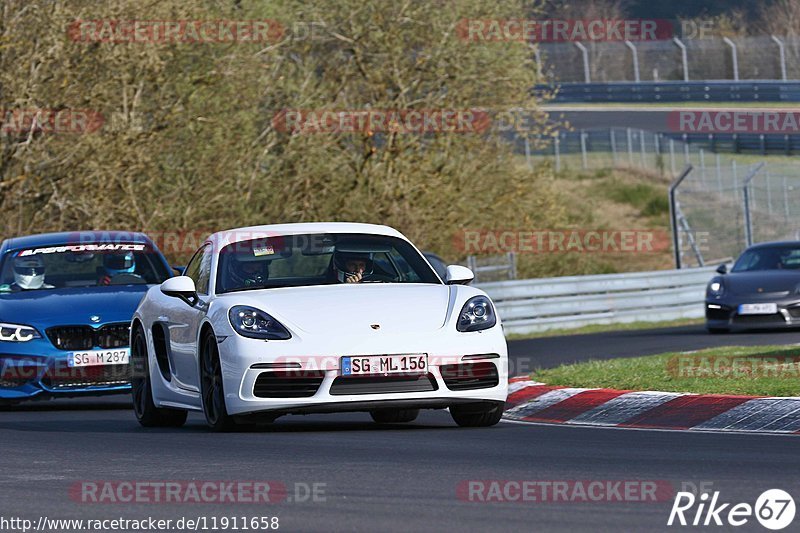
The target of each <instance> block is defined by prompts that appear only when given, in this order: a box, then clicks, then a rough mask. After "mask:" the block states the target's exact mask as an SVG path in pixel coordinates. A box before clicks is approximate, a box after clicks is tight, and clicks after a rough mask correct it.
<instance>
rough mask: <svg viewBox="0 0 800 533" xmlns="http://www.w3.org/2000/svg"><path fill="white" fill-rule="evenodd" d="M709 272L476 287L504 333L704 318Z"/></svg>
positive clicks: (691, 271)
mask: <svg viewBox="0 0 800 533" xmlns="http://www.w3.org/2000/svg"><path fill="white" fill-rule="evenodd" d="M713 274H714V269H713V268H691V269H684V270H675V271H671V270H667V271H657V272H633V273H628V274H607V275H599V276H571V277H563V278H550V279H534V280H518V281H501V282H496V283H484V284H481V285H479V287H480V288H481V289H483V290H485V291H486V292H487V294H489V296H490V297H491V298H492V301H494V304H495V307H496V308H497V313H498V315H499V316H500V318H501V319H502V321H503V330H504V331H505V333H506V334H507V335H508V334H526V333H534V332H538V331H546V330H549V329H567V328H578V327H582V326H588V325H594V324H623V323H629V322H660V321H667V320H678V319H684V318H685V319H697V318H702V317H703V316H704V309H703V301H704V298H705V288H706V284H707V283H708V281H709V280H710V279H711V277H712V276H713Z"/></svg>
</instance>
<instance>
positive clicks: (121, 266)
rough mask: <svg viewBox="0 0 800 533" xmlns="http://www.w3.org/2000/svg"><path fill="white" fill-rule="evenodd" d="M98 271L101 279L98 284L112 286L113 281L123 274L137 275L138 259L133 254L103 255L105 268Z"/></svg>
mask: <svg viewBox="0 0 800 533" xmlns="http://www.w3.org/2000/svg"><path fill="white" fill-rule="evenodd" d="M98 270H99V274H100V278H99V279H98V280H97V284H98V285H111V280H112V279H113V278H114V276H119V275H121V274H129V275H132V276H135V275H136V273H135V271H136V258H135V257H134V255H133V252H125V253H122V254H105V255H103V266H102V267H101V268H99V269H98ZM137 277H138V276H137Z"/></svg>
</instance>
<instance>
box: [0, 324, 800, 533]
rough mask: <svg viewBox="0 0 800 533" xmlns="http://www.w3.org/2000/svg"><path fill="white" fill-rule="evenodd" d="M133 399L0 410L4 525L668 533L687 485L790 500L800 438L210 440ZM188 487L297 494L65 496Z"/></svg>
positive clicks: (568, 344)
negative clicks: (96, 487) (104, 485)
mask: <svg viewBox="0 0 800 533" xmlns="http://www.w3.org/2000/svg"><path fill="white" fill-rule="evenodd" d="M795 342H800V335H798V334H796V333H769V334H747V335H731V336H708V335H706V334H705V333H703V332H702V330H701V329H699V328H676V329H673V330H671V331H664V330H654V331H649V332H644V331H638V332H637V331H630V332H620V333H604V334H596V335H582V336H574V337H566V338H565V337H561V338H559V337H556V338H542V339H534V340H529V341H520V342H515V343H512V344H511V352H512V354H514V358H515V360H519V358H528V357H530V358H531V359H536V360H537V361H539V363H540V364H542V365H543V366H544V365H545V364H554V363H555V362H557V360H558V357H557V356H558V354H559V353H561V354H564V355H563V357H564V360H565V361H566V360H577V359H580V358H586V357H612V356H614V355H619V356H630V355H634V354H637V355H638V354H639V353H652V352H655V351H665V350H672V349H676V350H677V349H692V348H700V347H703V346H707V345H709V344H710V343H714V344H720V343H724V344H762V343H776V344H790V343H795ZM128 402H129V399H128V398H127V397H126V396H120V397H114V398H109V399H106V400H103V401H102V403H98V401H97V400H94V401H90V400H60V401H58V402H48V403H31V404H27V405H24V406H21V407H18V408H16V409H14V410H4V411H1V412H0V528H2V525H3V524H2V519H3V518H5V519H8V518H12V517H21V518H27V519H31V520H33V521H34V523H36V522H37V521H38V519H39V517H42V516H44V517H47V518H48V519H53V518H62V519H65V518H75V519H84V520H86V519H112V518H120V517H122V518H127V519H142V518H147V517H153V518H159V519H172V520H177V519H178V518H180V517H188V518H192V519H196V518H198V517H206V520H210V519H211V517H217V518H218V519H220V518H221V517H233V516H238V517H240V519H241V517H247V518H252V517H262V516H264V517H273V516H277V517H278V518H279V520H280V522H279V523H280V530H284V531H515V530H525V531H530V530H537V531H538V530H542V531H556V530H557V531H562V530H569V531H621V530H622V531H663V530H665V529H667V527H666V523H667V519H668V517H669V512H670V509H671V506H672V497H673V494H674V491H675V490H680V489H681V487H683V486H684V485H686V486H689V487H691V486H697V487H699V486H703V487H705V488H706V489H709V488H711V489H712V490H718V491H720V493H721V494H720V500H721V501H724V502H733V503H739V502H747V503H750V504H751V505H752V504H754V503H755V500H756V498H757V497H758V495H759V494H760V493H761V492H763V491H764V490H766V489H771V488H781V489H784V490H786V491H788V492H790V493H792V494H793V495H794V496H795V498H796V499H797V498H798V497H800V486H799V485H800V482H799V481H798V478H797V475H796V474H797V468H796V461H797V449H798V445H799V444H800V441H798V440H797V439H796V438H795V437H792V436H788V437H786V436H764V435H741V434H697V433H687V432H653V431H636V430H617V429H601V428H583V427H565V426H544V425H519V424H513V423H506V422H502V423H500V424H499V425H498V426H496V427H493V428H489V429H474V430H473V429H461V428H457V427H456V426H455V425H454V424H453V423H452V421H451V420H450V417H449V415H448V414H447V413H446V412H443V411H435V412H426V413H423V414H422V415H421V416H420V418H419V419H418V420H417V422H415V423H413V424H407V425H397V426H389V427H380V426H377V425H375V424H372V423H371V422H370V419H369V417H368V415H366V414H342V415H325V416H323V415H319V416H316V415H315V416H307V417H299V416H296V417H286V418H282V419H279V420H278V421H277V422H276V423H275V424H274V425H272V426H269V427H267V428H262V429H259V430H256V431H248V432H241V433H231V434H212V433H209V432H208V431H207V430H206V429H205V426H204V423H203V420H202V419H201V417H200V416H199V415H194V414H193V415H191V416H190V418H189V422H188V423H187V425H186V426H185V427H184V428H182V429H155V430H153V429H150V430H148V429H144V428H141V427H139V426H138V424H137V423H136V421H135V419H134V416H133V413H132V412H131V411H130V410H129V409H128ZM188 480H194V481H211V480H214V481H219V480H224V481H273V482H278V483H280V484H283V485H285V486H286V487H287V489H288V495H289V499H290V500H292V501H282V502H281V503H275V504H247V503H236V504H230V503H227V504H224V505H220V504H214V503H183V504H176V503H169V504H166V503H152V504H147V503H136V504H134V503H117V504H113V503H84V502H83V501H82V500H81V497H80V495H79V493H78V495H77V496H76V495H75V494H74V493H73V494H72V496H71V495H70V494H71V493H70V488H71V487H74V486H75V485H76V483H80V482H82V481H92V482H102V481H131V482H136V481H151V482H152V481H157V482H161V481H188ZM469 480H483V481H491V480H538V481H575V480H584V481H590V480H594V481H603V482H605V481H613V480H628V481H641V482H646V481H656V482H666V483H668V484H669V486H670V487H671V488H672V490H671V492H669V493H668V494H667V496H666V497H664V498H662V499H661V501H658V502H654V503H653V502H650V503H641V502H611V503H609V502H593V503H587V502H572V503H565V502H558V503H553V502H542V501H526V502H492V503H485V502H470V501H464V500H463V499H462V498H460V497H459V492H458V487H459V486H460V484H462V486H463V483H464V482H466V481H469ZM297 484H299V485H297ZM313 484H321V485H317V498H311V499H310V501H309V500H306V501H297V500H298V499H299V500H304V498H303V496H305V495H306V493H307V491H306V487H310V486H312V485H313ZM298 487H299V488H298ZM298 494H299V495H300V496H301V497H300V498H298ZM798 520H800V518H798V519H796V522H797V521H798ZM750 522H751V523H750V524H749V525H750V526H752V527H745V528H737V529H739V530H743V531H748V530H754V531H755V530H762V529H761V528H760V526H758V525H757V524H755V523H754V520H753V519H751V520H750ZM798 523H800V522H798ZM207 524H209V527H210V523H209V522H207ZM229 524H230V522H229ZM240 527H241V526H240ZM6 529H8V528H6ZM173 529H174V528H173ZM200 529H201V530H202V527H201V528H200ZM50 530H54V531H65V530H66V529H50ZM787 531H788V530H787Z"/></svg>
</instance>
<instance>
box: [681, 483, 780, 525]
mask: <svg viewBox="0 0 800 533" xmlns="http://www.w3.org/2000/svg"><path fill="white" fill-rule="evenodd" d="M719 494H720V493H719V491H714V493H713V494H712V495H711V496H709V495H708V493H703V494H701V495H700V496H699V497H697V496H695V495H694V494H692V493H691V492H679V493H677V494H676V495H675V502H674V503H673V504H672V510H671V511H670V513H669V520H667V525H668V526H672V525H681V526H723V525H724V526H733V527H738V526H743V525H745V524H747V523H748V522H749V521H750V520H751V519H752V518H753V516H755V519H756V520H758V522H759V523H760V524H761V525H762V526H764V527H765V528H767V529H771V530H773V531H777V530H780V529H784V528H786V527H787V526H789V524H791V523H792V521H793V520H794V515H795V504H794V499H793V498H792V496H791V495H790V494H789V493H788V492H786V491H783V490H780V489H770V490H767V491H765V492H763V493H762V494H761V496H759V497H758V499H757V500H756V503H755V505H750V504H749V503H737V504H735V505H734V504H731V503H721V502H720V501H719Z"/></svg>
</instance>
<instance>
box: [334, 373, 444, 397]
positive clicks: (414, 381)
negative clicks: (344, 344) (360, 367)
mask: <svg viewBox="0 0 800 533" xmlns="http://www.w3.org/2000/svg"><path fill="white" fill-rule="evenodd" d="M438 388H439V387H438V386H437V385H436V380H435V379H434V377H433V376H432V375H430V374H423V375H412V376H409V375H402V376H368V377H366V376H339V377H338V378H336V379H335V380H333V385H331V395H332V396H342V395H345V394H392V393H399V392H429V391H435V390H437V389H438Z"/></svg>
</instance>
